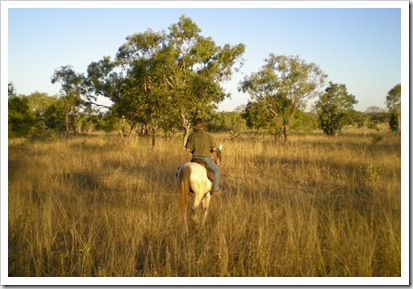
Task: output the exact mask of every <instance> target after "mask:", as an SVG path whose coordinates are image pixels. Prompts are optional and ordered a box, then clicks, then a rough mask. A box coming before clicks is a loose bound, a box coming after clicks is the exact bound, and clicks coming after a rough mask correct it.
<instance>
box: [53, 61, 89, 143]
mask: <svg viewBox="0 0 413 289" xmlns="http://www.w3.org/2000/svg"><path fill="white" fill-rule="evenodd" d="M83 79H84V77H83V75H82V74H78V73H76V72H75V71H74V70H73V68H72V67H71V66H70V65H67V66H62V67H60V68H59V69H56V70H55V72H54V74H53V76H52V78H51V82H52V83H53V84H54V83H60V85H61V88H60V94H61V96H60V104H61V107H62V108H63V110H64V116H65V128H66V130H65V134H66V136H67V134H68V133H69V129H70V127H71V124H72V127H74V123H75V122H76V121H77V118H78V116H77V113H78V111H79V108H80V106H81V105H83V104H84V103H83V100H82V99H81V89H82V84H83Z"/></svg>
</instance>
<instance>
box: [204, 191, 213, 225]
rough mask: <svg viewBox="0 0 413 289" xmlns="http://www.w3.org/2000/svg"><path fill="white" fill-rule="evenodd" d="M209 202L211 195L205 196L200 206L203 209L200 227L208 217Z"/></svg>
mask: <svg viewBox="0 0 413 289" xmlns="http://www.w3.org/2000/svg"><path fill="white" fill-rule="evenodd" d="M210 201H211V195H210V194H206V195H205V197H204V198H203V200H202V205H203V209H204V215H203V217H202V225H203V224H205V220H206V217H207V215H208V208H209V202H210Z"/></svg>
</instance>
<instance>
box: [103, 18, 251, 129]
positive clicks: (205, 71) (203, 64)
mask: <svg viewBox="0 0 413 289" xmlns="http://www.w3.org/2000/svg"><path fill="white" fill-rule="evenodd" d="M200 32H201V29H200V28H199V27H198V26H197V25H196V24H195V23H194V22H192V20H191V19H190V18H187V17H185V16H181V17H180V19H179V22H178V23H176V24H173V25H171V26H170V27H169V33H165V32H153V31H152V30H147V31H146V32H144V33H136V34H133V35H131V36H129V37H128V38H127V42H126V43H125V44H124V45H122V46H121V47H120V48H119V50H118V53H117V55H116V59H115V61H114V63H115V67H116V68H117V69H118V68H122V74H118V76H119V77H118V78H117V79H121V84H120V85H118V86H117V87H118V88H119V89H118V92H119V93H117V94H113V93H112V94H109V97H110V98H111V100H112V101H113V102H114V109H115V110H116V111H118V114H119V115H121V114H122V115H125V117H126V118H127V119H128V120H129V121H131V122H132V127H134V126H135V125H136V124H137V123H144V124H145V125H149V124H150V125H151V126H152V128H153V129H157V128H158V127H162V128H163V129H164V130H165V129H169V128H170V127H168V124H170V123H176V122H177V120H180V123H181V126H182V127H183V128H184V129H185V131H186V134H187V133H188V131H189V128H190V122H191V120H193V119H194V118H196V117H206V116H208V115H209V114H210V113H211V112H212V111H213V109H214V108H215V106H214V104H217V103H219V102H221V101H222V100H223V99H224V98H225V97H226V96H228V94H226V93H225V92H224V90H223V88H222V87H221V86H220V84H221V82H224V81H226V80H229V79H230V76H231V74H232V71H233V66H234V64H235V63H236V61H237V60H238V59H239V57H240V56H241V55H242V54H243V52H244V49H245V46H244V45H243V44H238V45H235V46H230V45H229V44H226V45H224V46H223V47H220V46H217V45H216V44H215V42H214V41H213V40H212V39H211V38H209V37H203V36H201V35H200ZM116 68H115V69H116ZM106 75H110V74H108V73H106Z"/></svg>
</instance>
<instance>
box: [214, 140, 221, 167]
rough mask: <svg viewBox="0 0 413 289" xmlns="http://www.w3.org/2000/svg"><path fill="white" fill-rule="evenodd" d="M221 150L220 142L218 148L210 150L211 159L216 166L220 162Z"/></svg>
mask: <svg viewBox="0 0 413 289" xmlns="http://www.w3.org/2000/svg"><path fill="white" fill-rule="evenodd" d="M221 152H222V144H219V146H218V148H217V149H216V150H214V151H212V159H213V160H214V162H215V164H216V165H217V166H219V165H220V164H221Z"/></svg>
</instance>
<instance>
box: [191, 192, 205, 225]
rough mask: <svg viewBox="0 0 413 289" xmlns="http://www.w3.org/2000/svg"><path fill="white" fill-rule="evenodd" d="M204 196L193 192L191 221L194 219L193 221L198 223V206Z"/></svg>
mask: <svg viewBox="0 0 413 289" xmlns="http://www.w3.org/2000/svg"><path fill="white" fill-rule="evenodd" d="M203 198H204V196H203V195H200V194H195V200H194V203H193V204H192V214H193V216H192V221H194V223H196V224H198V223H199V220H198V206H199V204H200V203H201V201H202V200H203Z"/></svg>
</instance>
